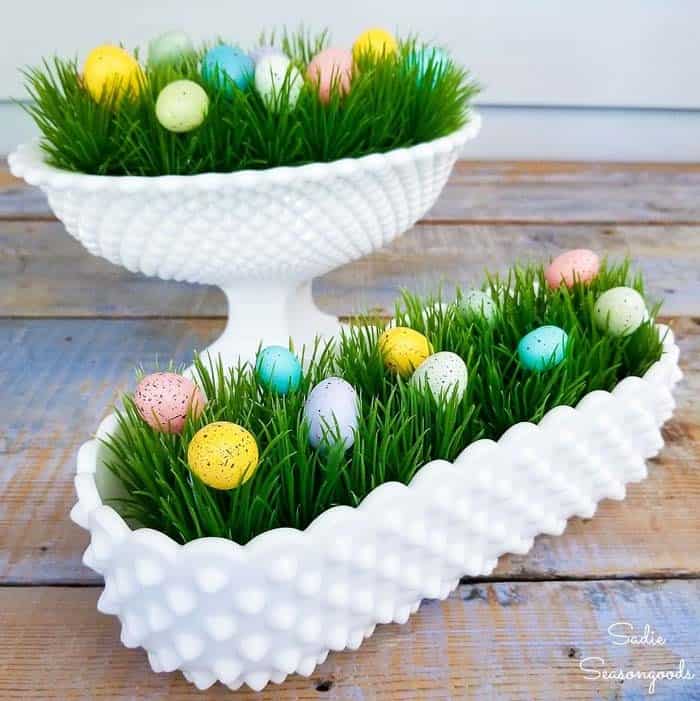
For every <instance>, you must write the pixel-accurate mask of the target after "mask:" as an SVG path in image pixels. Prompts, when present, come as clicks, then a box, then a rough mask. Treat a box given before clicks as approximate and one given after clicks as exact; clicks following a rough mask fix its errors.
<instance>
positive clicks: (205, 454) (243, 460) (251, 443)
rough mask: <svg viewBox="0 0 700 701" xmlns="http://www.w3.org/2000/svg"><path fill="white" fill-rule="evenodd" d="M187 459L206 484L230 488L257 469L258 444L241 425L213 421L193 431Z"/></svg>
mask: <svg viewBox="0 0 700 701" xmlns="http://www.w3.org/2000/svg"><path fill="white" fill-rule="evenodd" d="M187 462H188V463H189V465H190V469H191V470H192V472H194V474H195V475H197V477H199V479H200V480H202V482H204V484H206V485H208V486H209V487H213V488H214V489H233V488H234V487H238V486H240V485H241V484H243V483H244V482H247V481H248V480H249V479H250V478H251V477H252V476H253V473H254V472H255V470H256V469H257V467H258V444H257V443H256V442H255V438H253V436H252V434H251V433H250V432H249V431H246V430H245V429H244V428H243V427H242V426H239V425H238V424H234V423H231V422H230V421H215V422H214V423H211V424H207V425H206V426H204V427H203V428H200V429H199V431H197V433H195V434H194V437H193V438H192V440H191V441H190V445H189V447H188V449H187Z"/></svg>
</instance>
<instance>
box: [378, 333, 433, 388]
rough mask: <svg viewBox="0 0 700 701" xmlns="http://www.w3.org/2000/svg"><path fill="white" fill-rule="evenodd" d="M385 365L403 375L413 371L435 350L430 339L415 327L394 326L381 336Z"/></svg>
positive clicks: (380, 346)
mask: <svg viewBox="0 0 700 701" xmlns="http://www.w3.org/2000/svg"><path fill="white" fill-rule="evenodd" d="M379 349H380V351H381V353H382V358H383V359H384V365H385V366H386V367H387V369H389V370H391V371H392V372H396V373H398V374H399V375H401V376H402V377H409V376H410V375H411V374H412V373H413V371H414V370H415V369H416V368H417V367H418V366H419V365H420V364H421V363H422V362H423V361H424V360H425V359H426V358H427V357H428V356H429V355H430V354H431V353H432V352H433V348H432V346H431V345H430V341H428V339H427V338H426V337H425V336H424V335H423V334H422V333H419V332H418V331H416V330H415V329H409V328H407V327H406V326H394V327H393V328H389V329H387V330H386V331H385V332H384V333H383V334H382V335H381V336H380V337H379Z"/></svg>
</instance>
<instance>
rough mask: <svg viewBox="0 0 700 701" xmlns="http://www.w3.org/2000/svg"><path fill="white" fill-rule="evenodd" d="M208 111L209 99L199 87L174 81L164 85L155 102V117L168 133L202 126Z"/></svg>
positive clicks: (184, 81) (186, 81)
mask: <svg viewBox="0 0 700 701" xmlns="http://www.w3.org/2000/svg"><path fill="white" fill-rule="evenodd" d="M208 110H209V97H208V96H207V94H206V92H204V88H202V86H201V85H197V83H194V82H193V81H191V80H176V81H174V82H172V83H169V84H168V85H166V86H165V87H164V88H163V89H162V90H161V91H160V94H159V95H158V99H157V100H156V117H157V118H158V121H159V122H160V124H161V125H162V126H163V127H165V129H167V130H168V131H174V132H178V133H180V132H186V131H192V129H196V128H197V127H198V126H200V125H201V124H202V122H203V121H204V118H205V117H206V116H207V111H208Z"/></svg>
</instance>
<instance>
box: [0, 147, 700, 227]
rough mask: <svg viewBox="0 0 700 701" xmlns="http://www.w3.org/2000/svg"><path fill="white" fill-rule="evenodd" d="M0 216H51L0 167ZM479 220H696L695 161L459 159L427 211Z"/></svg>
mask: <svg viewBox="0 0 700 701" xmlns="http://www.w3.org/2000/svg"><path fill="white" fill-rule="evenodd" d="M2 168H3V166H2V164H0V217H11V218H14V219H46V218H53V214H52V213H51V210H50V209H49V207H48V203H47V202H46V198H45V197H44V196H43V195H42V193H41V192H40V191H39V190H37V189H35V188H29V187H28V186H26V185H25V184H24V183H23V182H21V181H19V180H17V179H15V178H13V177H12V176H11V175H10V174H9V173H7V171H6V170H5V171H4V172H3V169H2ZM426 218H427V219H429V220H437V221H443V220H447V221H455V220H459V221H466V222H481V223H506V222H511V223H520V222H530V223H537V222H552V221H558V222H569V223H616V224H624V223H628V224H640V223H683V222H690V223H697V222H699V221H700V166H698V165H697V164H674V165H663V164H621V163H606V164H600V163H598V164H596V163H536V162H479V161H460V162H459V163H458V164H457V166H456V168H455V170H454V172H453V174H452V177H451V178H450V181H449V183H448V185H447V187H446V188H445V190H444V191H443V193H442V195H441V196H440V199H439V200H438V202H437V203H436V205H435V206H434V207H433V209H432V211H431V212H429V213H428V215H427V216H426Z"/></svg>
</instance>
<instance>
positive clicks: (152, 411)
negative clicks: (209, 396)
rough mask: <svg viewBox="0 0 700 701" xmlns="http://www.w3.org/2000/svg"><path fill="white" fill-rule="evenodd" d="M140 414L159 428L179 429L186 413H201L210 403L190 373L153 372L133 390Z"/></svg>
mask: <svg viewBox="0 0 700 701" xmlns="http://www.w3.org/2000/svg"><path fill="white" fill-rule="evenodd" d="M134 404H135V405H136V408H137V409H138V412H139V414H140V415H141V418H142V419H143V420H144V421H145V422H146V423H147V424H148V425H149V426H150V427H151V428H153V429H155V430H156V431H162V432H164V433H180V432H181V431H182V429H183V428H184V426H185V420H186V419H187V414H188V413H189V412H191V413H192V414H193V416H195V417H197V416H199V415H200V414H201V413H202V411H203V410H204V407H205V406H206V404H207V400H206V399H205V398H204V395H203V394H202V391H201V390H200V389H199V387H197V385H195V384H194V382H192V380H190V379H189V378H188V377H184V376H182V375H178V374H177V373H174V372H154V373H153V374H151V375H146V376H145V377H143V378H142V379H141V381H140V382H139V384H138V385H137V387H136V391H135V392H134Z"/></svg>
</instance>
